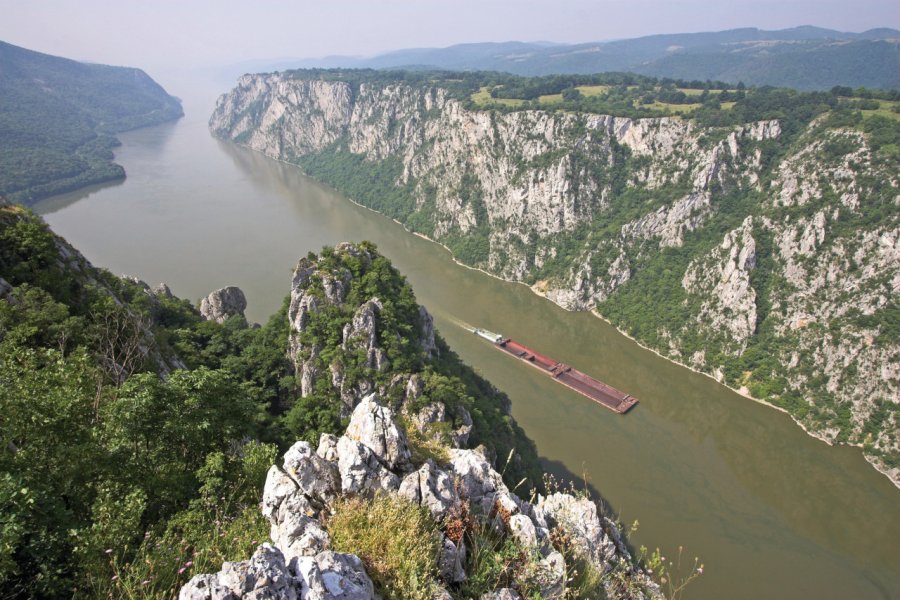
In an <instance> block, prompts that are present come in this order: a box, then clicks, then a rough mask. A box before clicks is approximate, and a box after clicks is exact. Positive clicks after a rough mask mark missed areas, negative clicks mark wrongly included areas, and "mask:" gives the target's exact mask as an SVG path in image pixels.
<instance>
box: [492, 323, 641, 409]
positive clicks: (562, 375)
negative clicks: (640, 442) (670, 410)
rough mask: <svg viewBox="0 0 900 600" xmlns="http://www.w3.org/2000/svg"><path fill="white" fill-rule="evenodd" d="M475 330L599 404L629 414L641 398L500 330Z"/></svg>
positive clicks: (496, 344) (495, 344)
mask: <svg viewBox="0 0 900 600" xmlns="http://www.w3.org/2000/svg"><path fill="white" fill-rule="evenodd" d="M475 334H476V335H479V336H481V337H483V338H485V339H487V340H489V341H491V342H493V344H494V346H496V347H497V348H499V349H500V350H503V351H504V352H506V353H507V354H511V355H512V356H515V357H516V358H518V359H519V360H522V361H524V362H526V363H528V364H530V365H531V366H533V367H536V368H538V369H540V370H541V371H543V372H544V373H546V374H547V375H550V376H551V377H553V379H555V380H556V381H558V382H559V383H561V384H563V385H564V386H566V387H567V388H569V389H571V390H574V391H576V392H578V393H579V394H581V395H582V396H586V397H588V398H590V399H591V400H593V401H594V402H596V403H597V404H599V405H601V406H605V407H606V408H608V409H610V410H612V411H614V412H617V413H619V414H625V413H626V412H628V411H629V410H631V408H632V407H633V406H634V405H635V404H637V403H638V401H637V398H634V397H633V396H630V395H629V394H626V393H625V392H622V391H619V390H617V389H616V388H614V387H612V386H611V385H607V384H605V383H603V382H602V381H598V380H596V379H594V378H593V377H591V376H590V375H586V374H585V373H582V372H581V371H579V370H577V369H573V368H572V367H570V366H569V365H566V364H563V363H561V362H558V361H555V360H553V359H552V358H550V357H549V356H545V355H543V354H540V353H539V352H535V351H534V350H532V349H531V348H528V347H527V346H523V345H522V344H520V343H518V342H516V341H513V340H511V339H507V338H503V337H501V336H499V335H496V334H491V333H490V332H486V331H484V330H481V329H476V330H475Z"/></svg>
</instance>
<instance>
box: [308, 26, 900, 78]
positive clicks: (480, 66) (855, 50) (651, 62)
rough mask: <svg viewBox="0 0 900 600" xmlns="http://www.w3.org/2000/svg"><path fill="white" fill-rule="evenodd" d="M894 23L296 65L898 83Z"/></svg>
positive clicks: (462, 49)
mask: <svg viewBox="0 0 900 600" xmlns="http://www.w3.org/2000/svg"><path fill="white" fill-rule="evenodd" d="M898 39H900V32H898V31H897V30H895V29H888V28H882V29H873V30H870V31H866V32H863V33H847V32H841V31H834V30H830V29H822V28H819V27H809V26H807V27H795V28H792V29H783V30H778V31H766V30H761V29H756V28H750V27H747V28H742V29H732V30H728V31H717V32H700V33H682V34H666V35H652V36H646V37H641V38H634V39H626V40H617V41H613V42H590V43H583V44H546V43H523V42H505V43H483V44H459V45H456V46H450V47H448V48H413V49H406V50H398V51H395V52H389V53H386V54H382V55H379V56H375V57H372V58H352V57H329V58H323V59H319V60H302V61H296V62H295V63H294V65H292V66H295V67H305V68H313V67H325V68H357V69H359V68H369V69H391V68H393V69H397V68H431V69H450V70H492V71H503V72H507V73H515V74H517V75H550V74H556V73H600V72H606V71H629V72H634V73H643V74H647V75H655V76H658V77H670V78H681V79H686V80H700V81H706V80H713V81H725V82H728V83H732V84H736V83H738V82H739V81H743V82H744V83H747V84H755V85H776V86H790V87H794V88H798V89H804V90H826V89H830V88H831V87H832V86H835V85H849V86H852V87H858V86H867V87H873V88H884V89H890V88H897V87H900V79H898V75H897V72H898V69H897V67H898V60H900V50H898V46H897V40H898Z"/></svg>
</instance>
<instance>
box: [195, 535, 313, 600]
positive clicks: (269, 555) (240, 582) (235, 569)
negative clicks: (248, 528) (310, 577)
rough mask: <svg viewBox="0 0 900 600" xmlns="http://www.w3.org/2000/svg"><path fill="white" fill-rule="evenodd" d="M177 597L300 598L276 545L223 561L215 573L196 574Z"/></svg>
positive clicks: (211, 599) (197, 599) (223, 599)
mask: <svg viewBox="0 0 900 600" xmlns="http://www.w3.org/2000/svg"><path fill="white" fill-rule="evenodd" d="M178 597H179V599H180V600H200V599H203V600H207V599H208V600H233V599H234V600H238V599H242V600H263V599H265V600H299V599H300V594H299V593H298V590H297V586H296V584H295V581H294V578H293V577H292V576H291V574H290V573H289V572H288V570H287V566H286V565H285V562H284V556H283V555H282V553H281V551H280V550H279V549H278V548H275V547H273V546H271V545H269V544H263V545H261V546H259V547H258V548H257V549H256V552H254V553H253V557H252V558H251V559H250V560H245V561H242V562H226V563H224V564H223V565H222V570H221V571H219V572H218V573H216V574H214V575H197V576H195V577H193V578H192V579H191V580H190V581H189V582H188V583H187V584H185V585H184V587H182V589H181V591H180V592H179V594H178Z"/></svg>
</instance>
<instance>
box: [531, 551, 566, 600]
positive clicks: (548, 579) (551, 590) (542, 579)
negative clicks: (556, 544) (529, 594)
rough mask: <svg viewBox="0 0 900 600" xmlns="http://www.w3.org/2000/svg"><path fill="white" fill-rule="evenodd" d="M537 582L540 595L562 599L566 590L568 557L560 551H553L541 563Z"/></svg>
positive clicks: (552, 599) (545, 597)
mask: <svg viewBox="0 0 900 600" xmlns="http://www.w3.org/2000/svg"><path fill="white" fill-rule="evenodd" d="M537 583H538V585H539V586H540V588H541V592H540V597H541V598H544V599H546V600H561V599H562V598H563V597H564V596H565V592H566V559H565V558H563V555H562V554H560V553H559V552H551V553H550V554H549V555H548V556H547V557H545V558H543V559H542V560H541V562H540V563H539V567H538V573H537Z"/></svg>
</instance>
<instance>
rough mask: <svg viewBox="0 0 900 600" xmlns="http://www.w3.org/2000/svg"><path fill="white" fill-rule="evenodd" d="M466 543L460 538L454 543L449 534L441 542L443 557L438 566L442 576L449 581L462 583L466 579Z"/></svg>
mask: <svg viewBox="0 0 900 600" xmlns="http://www.w3.org/2000/svg"><path fill="white" fill-rule="evenodd" d="M465 564H466V543H465V541H463V540H459V542H458V543H454V542H453V541H452V540H451V539H450V538H448V537H447V536H443V539H442V542H441V557H440V560H439V561H438V566H439V567H440V570H441V577H442V578H443V580H444V581H446V582H447V583H462V582H463V581H465V580H466V569H465Z"/></svg>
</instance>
